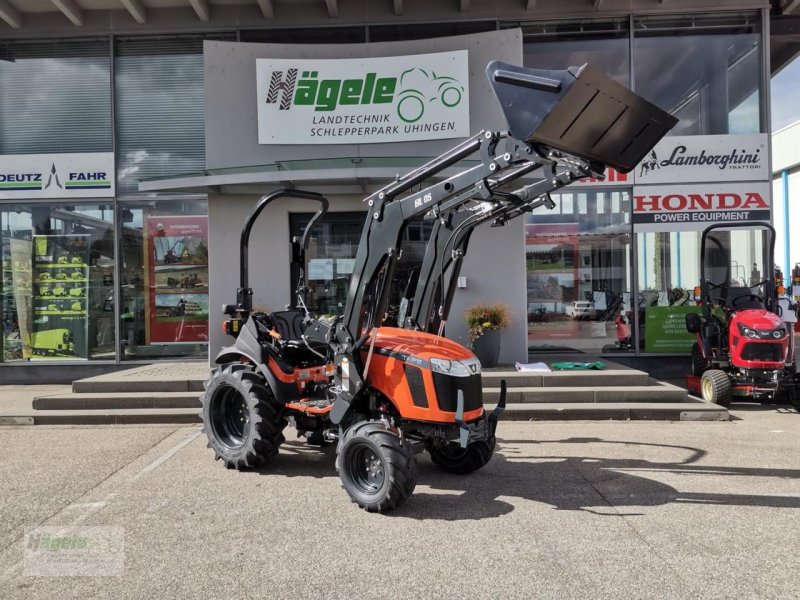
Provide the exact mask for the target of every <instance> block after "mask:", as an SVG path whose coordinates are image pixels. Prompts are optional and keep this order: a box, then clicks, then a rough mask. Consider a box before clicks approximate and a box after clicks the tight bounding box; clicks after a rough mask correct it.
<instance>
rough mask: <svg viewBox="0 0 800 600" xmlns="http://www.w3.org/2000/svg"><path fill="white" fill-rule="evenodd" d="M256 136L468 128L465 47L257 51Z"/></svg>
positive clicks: (363, 136)
mask: <svg viewBox="0 0 800 600" xmlns="http://www.w3.org/2000/svg"><path fill="white" fill-rule="evenodd" d="M256 77H257V86H256V87H257V90H258V98H257V102H258V142H259V143H260V144H353V143H358V144H362V143H376V142H407V141H412V140H431V139H443V138H457V137H466V136H468V135H469V133H470V131H469V87H468V84H469V81H468V79H469V70H468V63H467V51H466V50H461V51H457V52H441V53H437V54H417V55H414V56H392V57H386V58H358V59H336V60H295V59H257V60H256Z"/></svg>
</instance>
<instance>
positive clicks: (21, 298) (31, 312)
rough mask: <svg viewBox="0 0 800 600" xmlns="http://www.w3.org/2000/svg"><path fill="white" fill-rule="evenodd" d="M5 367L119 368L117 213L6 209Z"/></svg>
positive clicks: (79, 208) (0, 231)
mask: <svg viewBox="0 0 800 600" xmlns="http://www.w3.org/2000/svg"><path fill="white" fill-rule="evenodd" d="M0 249H1V251H2V267H3V269H2V302H1V303H0V310H1V311H2V315H3V342H2V343H3V361H4V362H16V361H37V360H88V359H102V360H108V359H111V360H113V359H114V357H115V340H114V331H115V328H114V210H113V206H112V205H103V204H81V205H61V204H57V203H53V204H51V203H47V204H41V203H40V204H34V203H30V204H13V205H0Z"/></svg>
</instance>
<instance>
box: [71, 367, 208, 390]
mask: <svg viewBox="0 0 800 600" xmlns="http://www.w3.org/2000/svg"><path fill="white" fill-rule="evenodd" d="M210 373H211V371H210V369H209V368H208V364H207V363H206V362H205V361H203V362H199V361H198V362H189V363H159V364H156V365H144V366H141V367H134V368H131V369H126V370H124V371H116V372H114V373H106V374H104V375H97V376H95V377H87V378H86V379H79V380H77V381H75V382H73V384H72V391H73V392H75V393H99V392H107V393H116V392H195V391H196V392H202V391H203V381H205V380H206V379H207V378H208V376H209V374H210Z"/></svg>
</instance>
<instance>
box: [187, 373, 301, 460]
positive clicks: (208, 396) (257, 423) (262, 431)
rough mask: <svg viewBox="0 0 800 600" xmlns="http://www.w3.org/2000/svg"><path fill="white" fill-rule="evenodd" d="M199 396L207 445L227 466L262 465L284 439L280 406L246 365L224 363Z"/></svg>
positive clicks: (267, 388)
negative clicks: (225, 364)
mask: <svg viewBox="0 0 800 600" xmlns="http://www.w3.org/2000/svg"><path fill="white" fill-rule="evenodd" d="M205 387H206V390H205V393H204V394H203V396H202V397H201V403H202V405H203V410H202V413H201V416H202V417H203V431H204V432H205V434H206V436H207V437H208V447H209V448H211V449H212V450H214V454H215V455H216V458H217V460H222V461H224V462H225V466H226V467H228V468H229V469H239V470H241V469H249V468H254V467H259V466H261V465H263V464H264V463H265V462H266V461H267V459H269V458H271V457H273V456H275V455H276V454H277V453H278V448H279V447H280V445H281V444H282V443H283V442H284V440H285V438H284V437H283V429H284V427H286V424H287V423H286V419H284V418H283V406H282V405H280V404H279V403H278V401H277V400H276V399H275V396H274V395H273V394H272V391H271V390H270V389H269V387H267V386H266V385H264V384H263V383H262V381H261V379H260V378H259V377H258V376H257V375H256V374H255V373H254V372H253V371H252V370H251V369H249V368H248V367H246V366H245V365H241V364H235V365H228V366H225V367H223V368H221V369H219V370H217V371H216V372H215V373H214V375H213V376H212V377H211V379H210V380H209V381H208V382H207V383H206V386H205Z"/></svg>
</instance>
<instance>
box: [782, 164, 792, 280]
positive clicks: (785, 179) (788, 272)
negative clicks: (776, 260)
mask: <svg viewBox="0 0 800 600" xmlns="http://www.w3.org/2000/svg"><path fill="white" fill-rule="evenodd" d="M781 187H782V188H783V237H784V239H785V240H786V242H785V246H784V248H783V250H784V257H785V260H784V265H785V266H784V271H783V277H784V280H785V283H786V289H787V290H790V289H791V286H792V265H791V260H792V253H791V247H792V238H791V236H790V235H789V171H788V170H787V169H784V170H783V171H782V172H781Z"/></svg>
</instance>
